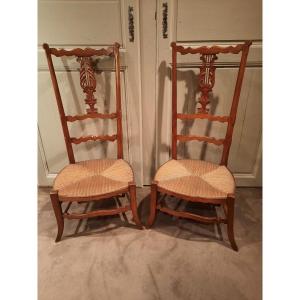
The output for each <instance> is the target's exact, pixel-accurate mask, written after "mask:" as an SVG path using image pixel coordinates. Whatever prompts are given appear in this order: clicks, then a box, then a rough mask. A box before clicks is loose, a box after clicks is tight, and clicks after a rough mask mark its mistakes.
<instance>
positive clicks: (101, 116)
mask: <svg viewBox="0 0 300 300" xmlns="http://www.w3.org/2000/svg"><path fill="white" fill-rule="evenodd" d="M115 118H117V113H111V114H101V113H91V114H85V115H75V116H66V121H67V122H75V121H82V120H86V119H115Z"/></svg>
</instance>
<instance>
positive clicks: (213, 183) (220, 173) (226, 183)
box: [147, 41, 252, 251]
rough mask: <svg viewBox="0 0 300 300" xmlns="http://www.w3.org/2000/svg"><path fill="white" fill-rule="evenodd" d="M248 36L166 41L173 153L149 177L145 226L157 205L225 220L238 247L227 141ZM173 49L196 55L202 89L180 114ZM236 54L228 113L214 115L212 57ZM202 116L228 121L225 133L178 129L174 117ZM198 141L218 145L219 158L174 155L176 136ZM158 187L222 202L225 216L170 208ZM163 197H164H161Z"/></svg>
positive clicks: (206, 219) (165, 191)
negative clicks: (217, 41) (230, 42)
mask: <svg viewBox="0 0 300 300" xmlns="http://www.w3.org/2000/svg"><path fill="white" fill-rule="evenodd" d="M251 44H252V43H251V42H250V41H247V42H245V43H244V44H239V45H236V46H229V47H219V46H212V47H206V46H202V47H199V48H190V47H188V48H185V47H183V46H179V45H176V43H174V42H173V43H171V47H172V159H171V160H169V161H167V162H166V163H165V164H163V165H162V166H161V167H160V168H159V169H158V171H157V172H156V175H155V177H154V180H153V182H152V184H151V200H150V201H151V202H150V215H149V218H148V221H147V225H148V227H150V226H152V224H153V222H154V220H155V217H156V211H157V210H159V211H162V212H164V213H167V214H169V215H172V216H175V217H179V218H187V219H191V220H194V221H199V222H202V223H225V224H227V232H228V238H229V241H230V244H231V247H232V248H233V249H234V250H235V251H238V247H237V245H236V242H235V239H234V231H233V223H234V202H235V195H234V193H235V181H234V178H233V175H232V173H231V172H230V170H229V169H228V168H227V162H228V155H229V150H230V146H231V142H232V133H233V128H234V124H235V121H236V114H237V108H238V103H239V98H240V93H241V87H242V81H243V77H244V72H245V67H246V61H247V56H248V52H249V47H250V45H251ZM177 53H180V54H181V55H186V54H197V55H200V60H201V61H202V62H201V66H200V75H199V88H200V92H201V96H200V100H199V104H200V105H199V107H198V111H197V113H194V114H182V113H178V112H177ZM221 53H222V54H227V53H230V54H241V60H240V64H239V70H238V75H237V79H236V85H235V90H234V95H233V99H232V104H231V110H230V115H229V116H215V115H213V114H210V113H209V109H208V108H207V105H208V104H209V96H210V93H211V92H212V88H213V86H214V83H215V69H216V66H215V60H216V59H217V55H218V54H221ZM195 119H202V120H208V121H211V122H222V123H225V124H227V131H226V136H225V138H224V139H216V138H214V137H208V136H195V135H178V134H177V120H195ZM193 140H195V141H200V142H206V143H213V144H215V145H218V146H223V153H222V158H221V162H220V164H214V163H211V162H207V161H203V160H192V159H177V141H180V142H188V141H193ZM158 193H160V194H162V195H170V196H174V197H177V198H179V199H182V200H185V201H192V202H201V203H208V204H211V205H222V207H223V208H224V215H225V218H220V217H207V216H200V215H198V214H194V213H190V212H187V211H178V210H176V209H175V210H174V209H171V208H169V207H168V206H167V205H166V204H165V201H163V200H162V201H157V199H158ZM162 198H163V197H162Z"/></svg>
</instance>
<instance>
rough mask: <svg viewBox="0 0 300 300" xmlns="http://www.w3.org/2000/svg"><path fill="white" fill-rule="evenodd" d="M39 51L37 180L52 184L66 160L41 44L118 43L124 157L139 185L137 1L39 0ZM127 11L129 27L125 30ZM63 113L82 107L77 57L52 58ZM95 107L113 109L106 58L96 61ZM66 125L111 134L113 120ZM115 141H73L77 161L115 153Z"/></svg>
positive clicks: (111, 71) (77, 133) (75, 131)
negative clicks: (132, 169) (76, 143)
mask: <svg viewBox="0 0 300 300" xmlns="http://www.w3.org/2000/svg"><path fill="white" fill-rule="evenodd" d="M38 5H39V9H38V10H39V35H38V40H39V50H38V66H39V70H38V81H39V84H38V86H39V91H38V130H39V131H38V133H39V135H38V137H39V141H38V142H39V184H40V185H51V184H52V182H53V179H54V178H55V176H56V174H57V172H58V171H59V170H60V169H62V168H63V167H64V166H65V165H66V164H68V159H67V155H66V149H65V143H64V138H63V133H62V129H61V125H60V120H59V115H58V111H57V107H56V101H55V97H54V92H53V88H52V85H51V80H50V74H49V71H48V66H47V61H46V58H45V54H44V51H43V48H42V44H43V43H45V42H46V43H48V44H49V45H50V46H51V47H56V48H66V49H70V48H76V47H83V48H85V47H93V48H102V47H107V46H108V45H110V44H113V43H115V42H118V43H119V44H121V50H120V52H121V55H120V56H121V89H122V106H123V107H122V110H123V134H124V158H125V159H126V160H128V161H129V162H130V163H131V165H132V166H133V168H134V171H135V176H136V181H137V184H138V185H141V184H142V182H143V178H142V177H143V176H142V174H143V171H142V168H143V165H142V161H143V160H142V126H141V81H140V77H141V75H140V52H139V51H140V48H139V41H140V26H139V1H137V0H136V1H135V0H126V1H121V0H106V1H102V0H93V1H85V0H82V1H80V0H78V1H68V0H58V1H53V0H40V1H39V3H38ZM129 15H131V16H132V24H131V25H132V26H131V27H130V30H129ZM54 66H55V70H56V72H57V77H58V83H59V85H60V91H61V95H62V100H63V102H64V106H65V110H66V113H67V114H82V113H84V111H85V105H84V94H83V92H82V90H81V88H80V84H79V72H78V68H79V65H78V62H77V61H76V59H75V58H74V59H61V58H59V59H56V60H55V61H54ZM96 74H97V75H96V77H97V87H96V91H97V92H96V98H97V106H98V111H105V112H113V111H115V88H114V78H115V76H114V67H113V61H112V60H111V59H100V60H99V61H98V62H97V64H96ZM76 123H77V124H75V123H74V125H71V126H70V127H69V128H70V131H71V135H72V136H81V135H83V134H82V133H85V132H86V133H87V132H88V133H89V134H97V135H99V134H105V133H107V134H112V133H115V130H116V124H115V121H114V120H113V121H112V120H89V121H84V122H81V123H78V122H76ZM116 148H117V147H116V144H115V143H110V142H91V143H84V144H80V145H74V146H73V149H74V152H75V158H76V160H84V159H95V158H104V157H110V158H115V157H116V150H117V149H116Z"/></svg>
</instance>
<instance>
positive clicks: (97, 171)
mask: <svg viewBox="0 0 300 300" xmlns="http://www.w3.org/2000/svg"><path fill="white" fill-rule="evenodd" d="M43 47H44V49H45V52H46V56H47V61H48V66H49V70H50V75H51V80H52V84H53V88H54V93H55V97H56V102H57V107H58V111H59V115H60V120H61V125H62V129H63V134H64V139H65V144H66V148H67V154H68V158H69V162H70V164H68V165H67V166H65V167H64V168H63V169H62V170H61V171H60V172H59V173H58V174H57V176H56V178H55V181H54V184H53V190H52V191H51V192H50V198H51V202H52V206H53V210H54V213H55V217H56V221H57V226H58V232H57V236H56V240H55V241H56V242H58V241H60V240H61V237H62V234H63V229H64V219H84V218H92V217H97V216H107V215H116V214H120V213H124V212H126V211H129V210H131V211H132V215H133V220H134V222H135V223H136V225H138V226H139V227H141V222H140V220H139V217H138V214H137V202H136V184H135V181H134V174H133V171H132V168H131V166H130V165H129V164H128V163H127V162H126V161H125V160H124V159H123V143H122V111H121V91H120V61H119V48H120V45H119V44H118V43H115V44H114V45H113V46H112V47H109V48H107V49H99V50H96V49H91V48H86V49H79V48H76V49H73V50H64V49H55V48H49V45H48V44H44V45H43ZM53 55H54V56H56V57H70V56H73V57H74V56H75V57H77V60H78V61H79V63H80V85H81V88H82V89H83V92H84V93H85V94H86V98H85V103H86V104H87V106H88V108H87V109H86V111H87V113H86V114H82V115H73V116H71V115H66V114H65V110H64V106H63V102H62V98H61V95H60V90H59V86H58V82H57V78H56V74H55V70H54V66H53V61H52V56H53ZM100 56H108V57H113V58H114V65H115V85H116V86H115V88H116V112H113V113H99V112H98V110H97V107H95V105H96V99H95V97H94V93H95V91H96V77H95V73H94V68H93V61H92V57H98V58H99V57H100ZM87 119H115V120H116V122H117V132H116V134H114V135H99V136H98V135H96V136H95V135H88V136H81V137H71V136H70V132H69V128H68V123H70V122H82V121H84V120H87ZM88 141H109V142H114V141H117V159H94V160H86V161H78V162H76V161H75V155H74V151H73V146H72V144H75V145H77V144H80V143H83V142H88ZM124 194H129V198H130V205H126V206H121V207H117V208H114V209H106V210H94V211H90V212H85V213H69V212H68V211H69V208H70V206H71V204H72V203H73V202H74V201H76V202H79V203H81V202H87V201H97V200H101V199H106V198H110V197H117V196H120V195H124ZM63 202H64V203H67V206H66V209H65V210H64V211H62V203H63Z"/></svg>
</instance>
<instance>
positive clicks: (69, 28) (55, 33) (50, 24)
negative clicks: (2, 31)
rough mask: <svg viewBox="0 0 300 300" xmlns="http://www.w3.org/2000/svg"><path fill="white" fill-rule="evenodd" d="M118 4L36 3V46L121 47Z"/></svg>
mask: <svg viewBox="0 0 300 300" xmlns="http://www.w3.org/2000/svg"><path fill="white" fill-rule="evenodd" d="M120 10H121V6H120V1H115V0H110V1H101V0H99V1H68V0H60V1H53V0H40V1H39V35H38V41H39V44H42V43H44V42H45V38H46V39H47V43H48V44H49V45H50V44H60V45H80V44H81V45H82V44H83V43H84V44H88V45H99V44H100V43H101V44H102V45H109V44H113V43H114V42H119V43H122V41H123V40H122V30H121V18H120V14H121V13H120Z"/></svg>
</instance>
